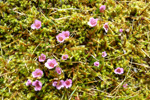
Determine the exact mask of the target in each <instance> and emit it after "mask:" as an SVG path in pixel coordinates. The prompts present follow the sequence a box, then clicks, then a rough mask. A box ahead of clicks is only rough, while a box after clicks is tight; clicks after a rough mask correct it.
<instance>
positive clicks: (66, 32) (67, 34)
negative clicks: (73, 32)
mask: <svg viewBox="0 0 150 100" xmlns="http://www.w3.org/2000/svg"><path fill="white" fill-rule="evenodd" d="M62 34H63V35H64V36H65V37H66V38H69V35H70V32H69V31H62Z"/></svg>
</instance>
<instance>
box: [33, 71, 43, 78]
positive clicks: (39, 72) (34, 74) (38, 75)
mask: <svg viewBox="0 0 150 100" xmlns="http://www.w3.org/2000/svg"><path fill="white" fill-rule="evenodd" d="M32 76H33V77H34V78H37V77H40V78H41V77H42V76H43V71H42V70H40V69H36V70H35V71H34V72H32Z"/></svg>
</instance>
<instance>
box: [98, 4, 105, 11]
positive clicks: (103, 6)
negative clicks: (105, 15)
mask: <svg viewBox="0 0 150 100" xmlns="http://www.w3.org/2000/svg"><path fill="white" fill-rule="evenodd" d="M105 9H106V6H105V5H102V6H101V7H100V8H99V10H100V12H101V13H102V12H104V11H105Z"/></svg>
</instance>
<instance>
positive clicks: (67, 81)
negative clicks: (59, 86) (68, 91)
mask: <svg viewBox="0 0 150 100" xmlns="http://www.w3.org/2000/svg"><path fill="white" fill-rule="evenodd" d="M64 85H65V87H66V88H70V87H71V86H72V80H71V79H68V80H66V81H65V83H64Z"/></svg>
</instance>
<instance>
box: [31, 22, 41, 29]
mask: <svg viewBox="0 0 150 100" xmlns="http://www.w3.org/2000/svg"><path fill="white" fill-rule="evenodd" d="M31 28H32V29H40V28H41V21H39V20H35V22H34V23H33V24H32V25H31Z"/></svg>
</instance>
